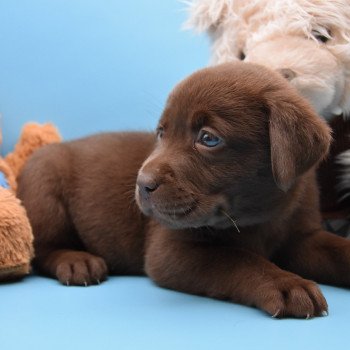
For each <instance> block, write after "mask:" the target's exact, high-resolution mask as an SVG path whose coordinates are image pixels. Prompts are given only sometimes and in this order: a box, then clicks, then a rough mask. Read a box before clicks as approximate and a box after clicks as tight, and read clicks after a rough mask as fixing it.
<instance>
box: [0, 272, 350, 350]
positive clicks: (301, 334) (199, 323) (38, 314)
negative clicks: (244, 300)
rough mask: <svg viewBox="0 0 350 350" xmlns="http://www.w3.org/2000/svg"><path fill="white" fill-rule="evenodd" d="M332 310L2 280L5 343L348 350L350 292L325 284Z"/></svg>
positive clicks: (131, 286)
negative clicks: (312, 314) (285, 310)
mask: <svg viewBox="0 0 350 350" xmlns="http://www.w3.org/2000/svg"><path fill="white" fill-rule="evenodd" d="M322 291H323V292H324V294H325V296H326V298H327V300H328V303H329V309H330V314H329V316H327V317H322V318H315V319H311V320H295V319H285V320H277V319H273V318H271V317H269V316H267V315H266V314H265V313H263V312H261V311H259V310H257V309H254V308H250V307H245V306H241V305H235V304H231V303H228V302H223V301H216V300H212V299H209V298H202V297H197V296H192V295H187V294H182V293H177V292H173V291H169V290H165V289H162V288H159V287H157V286H155V285H154V284H153V283H152V282H151V281H150V280H149V279H148V278H145V277H112V278H110V279H109V280H108V281H107V282H105V283H102V284H101V285H99V286H94V287H66V286H62V285H60V284H59V283H58V282H57V281H55V280H51V279H46V278H41V277H34V276H33V277H30V278H27V279H25V280H24V281H22V282H20V283H15V284H6V285H0V300H1V318H0V339H1V349H4V350H5V349H6V350H12V349H15V350H22V349H36V350H38V349H40V350H41V349H45V350H46V349H50V350H62V349H84V350H90V349H93V350H96V349H101V350H102V349H103V350H109V349H111V350H112V349H113V350H116V349H118V350H124V349H127V350H134V349H140V350H141V349H142V350H144V349H152V350H165V349H166V350H175V349H176V350H187V349H189V350H197V349H198V350H206V349H208V350H214V349H220V350H225V349H230V350H232V349H235V350H240V349H242V350H249V349H259V350H260V349H269V350H273V349H283V350H289V349H291V350H295V349H318V350H323V349H345V348H347V347H348V343H349V342H348V332H349V317H350V292H349V291H348V290H344V289H340V288H334V287H328V286H322Z"/></svg>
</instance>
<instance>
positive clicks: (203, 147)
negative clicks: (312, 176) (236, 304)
mask: <svg viewBox="0 0 350 350" xmlns="http://www.w3.org/2000/svg"><path fill="white" fill-rule="evenodd" d="M157 135H158V141H157V144H156V147H155V149H154V151H153V153H152V154H151V155H150V156H149V158H148V159H146V161H145V162H144V164H143V165H142V167H141V169H140V171H139V174H138V178H137V185H136V200H137V203H138V204H139V206H140V208H141V210H142V211H143V212H144V213H145V214H146V215H151V216H153V217H154V218H155V219H156V220H158V221H159V222H161V223H163V224H164V225H166V226H168V227H170V228H175V229H176V228H188V227H201V226H211V227H217V228H225V227H228V226H230V225H233V224H234V222H233V220H236V221H237V224H239V225H250V224H256V223H260V222H263V221H265V220H268V219H269V218H270V217H271V215H272V213H273V212H274V210H275V209H276V208H278V207H279V206H280V205H281V201H284V200H286V198H287V197H288V193H289V192H290V191H291V188H293V186H294V185H295V183H296V182H297V181H298V178H299V177H300V176H301V175H302V174H303V173H305V172H306V171H307V170H309V169H310V168H311V167H313V166H314V165H315V164H316V163H317V162H318V161H319V160H320V159H321V158H322V157H323V156H324V155H325V154H326V152H327V150H328V146H329V142H330V134H329V129H328V127H327V126H326V125H325V123H324V122H323V121H322V120H321V119H320V118H318V117H317V116H316V115H315V113H314V112H313V110H312V109H311V107H309V105H308V104H307V103H306V102H305V101H304V100H303V99H302V98H301V97H299V96H298V95H297V93H296V92H295V91H294V89H293V88H291V87H290V86H289V84H288V83H287V82H286V81H285V80H284V79H283V78H282V77H280V76H279V75H278V74H277V73H274V72H272V71H270V70H268V69H266V68H263V67H260V66H257V65H253V64H248V63H239V62H237V63H229V64H224V65H219V66H216V67H212V68H206V69H203V70H201V71H198V72H196V73H194V74H193V75H191V76H190V77H189V78H187V79H185V80H184V81H183V82H181V83H180V84H179V85H178V86H177V87H176V88H175V89H174V91H173V92H172V93H171V94H170V96H169V99H168V101H167V104H166V107H165V110H164V112H163V115H162V117H161V119H160V121H159V125H158V129H157Z"/></svg>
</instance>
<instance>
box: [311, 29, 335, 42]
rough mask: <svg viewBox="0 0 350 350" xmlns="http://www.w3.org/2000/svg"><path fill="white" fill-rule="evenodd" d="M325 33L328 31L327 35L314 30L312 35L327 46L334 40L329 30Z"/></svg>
mask: <svg viewBox="0 0 350 350" xmlns="http://www.w3.org/2000/svg"><path fill="white" fill-rule="evenodd" d="M325 31H326V33H321V32H319V31H318V30H313V31H312V35H313V36H314V37H315V38H316V39H317V41H319V42H321V43H323V44H325V43H327V42H328V41H329V40H330V39H332V37H331V32H330V31H329V30H328V29H326V30H325Z"/></svg>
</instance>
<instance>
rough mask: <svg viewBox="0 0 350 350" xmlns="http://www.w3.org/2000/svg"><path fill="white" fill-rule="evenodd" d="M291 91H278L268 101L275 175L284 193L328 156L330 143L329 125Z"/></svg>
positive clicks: (273, 171) (272, 160)
mask: <svg viewBox="0 0 350 350" xmlns="http://www.w3.org/2000/svg"><path fill="white" fill-rule="evenodd" d="M289 90H290V89H287V90H282V91H278V92H276V91H275V92H273V93H272V94H271V95H270V96H269V99H268V100H269V102H268V105H269V110H270V119H269V131H270V145H271V164H272V173H273V176H274V178H275V181H276V184H277V186H278V187H279V188H280V189H281V190H283V191H287V190H288V189H289V188H290V187H291V186H292V185H293V183H294V181H295V180H296V178H297V177H298V176H300V175H301V174H303V173H305V172H306V171H307V170H309V169H310V168H311V167H312V166H314V165H316V164H318V163H319V162H320V161H321V160H322V159H323V158H324V157H325V156H326V155H327V153H328V149H329V146H330V142H331V129H330V128H329V127H328V125H327V124H326V122H325V121H324V120H323V119H321V117H319V116H317V114H316V113H315V112H314V111H313V109H312V108H311V106H310V105H309V104H308V103H307V102H306V101H304V99H303V98H301V97H299V96H298V95H297V93H296V92H294V91H289Z"/></svg>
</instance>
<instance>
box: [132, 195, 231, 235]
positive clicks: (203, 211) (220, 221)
mask: <svg viewBox="0 0 350 350" xmlns="http://www.w3.org/2000/svg"><path fill="white" fill-rule="evenodd" d="M136 201H137V203H138V205H139V207H140V209H141V211H142V212H143V213H144V214H145V215H147V216H150V217H152V218H154V219H155V220H156V221H158V222H159V223H161V224H163V225H164V226H166V227H168V228H170V229H185V228H199V227H204V226H211V227H216V228H227V227H230V226H236V222H235V221H234V220H233V219H232V217H231V216H230V215H229V214H227V211H226V210H224V206H223V204H222V200H217V201H213V202H212V203H206V204H203V203H201V201H200V200H199V199H195V198H191V199H187V200H183V201H177V202H172V201H171V200H169V199H162V200H154V199H145V198H143V197H142V196H140V195H139V194H138V192H136ZM236 228H237V226H236Z"/></svg>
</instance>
